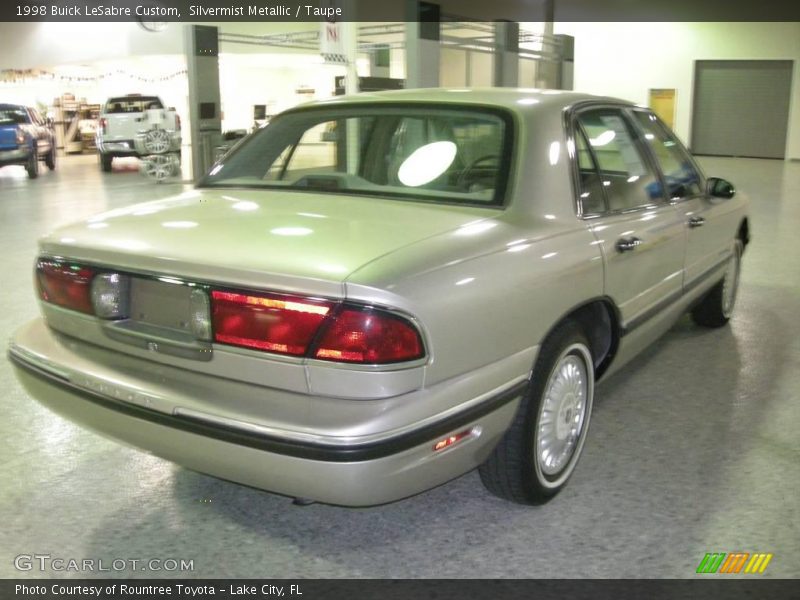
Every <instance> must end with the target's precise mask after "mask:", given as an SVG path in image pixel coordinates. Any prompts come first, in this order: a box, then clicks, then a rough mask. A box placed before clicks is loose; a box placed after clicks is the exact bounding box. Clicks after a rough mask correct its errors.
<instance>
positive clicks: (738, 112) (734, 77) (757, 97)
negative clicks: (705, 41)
mask: <svg viewBox="0 0 800 600" xmlns="http://www.w3.org/2000/svg"><path fill="white" fill-rule="evenodd" d="M792 67H793V65H792V61H790V60H698V61H697V62H696V63H695V76H694V110H693V116H692V136H691V137H692V151H693V152H694V153H695V154H711V155H718V156H752V157H757V158H783V157H784V154H785V152H786V129H787V127H788V124H789V102H790V94H791V86H792Z"/></svg>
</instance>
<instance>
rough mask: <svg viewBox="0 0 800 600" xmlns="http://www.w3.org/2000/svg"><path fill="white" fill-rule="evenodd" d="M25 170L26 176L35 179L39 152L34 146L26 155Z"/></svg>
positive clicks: (37, 171)
mask: <svg viewBox="0 0 800 600" xmlns="http://www.w3.org/2000/svg"><path fill="white" fill-rule="evenodd" d="M25 170H26V171H27V172H28V177H29V178H31V179H36V178H37V177H38V176H39V153H38V152H36V148H34V149H33V150H31V153H30V155H29V156H28V162H27V164H26V165H25Z"/></svg>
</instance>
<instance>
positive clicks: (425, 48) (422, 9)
mask: <svg viewBox="0 0 800 600" xmlns="http://www.w3.org/2000/svg"><path fill="white" fill-rule="evenodd" d="M440 39H441V15H440V9H439V5H438V4H434V3H432V2H419V1H418V0H406V87H407V88H421V87H438V86H439V64H440V60H441V59H440V56H439V55H440V49H439V40H440Z"/></svg>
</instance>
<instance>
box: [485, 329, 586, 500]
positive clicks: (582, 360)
mask: <svg viewBox="0 0 800 600" xmlns="http://www.w3.org/2000/svg"><path fill="white" fill-rule="evenodd" d="M593 398H594V362H593V360H592V353H591V350H590V348H589V343H588V342H587V341H586V337H585V335H584V334H583V332H582V331H581V329H580V327H578V325H577V324H576V323H575V322H573V321H565V322H564V323H562V324H561V325H559V326H558V327H556V329H555V330H553V332H552V333H551V334H550V335H549V336H548V337H547V339H546V340H545V341H544V343H543V344H542V347H541V349H540V351H539V357H538V359H537V360H536V364H535V365H534V368H533V372H532V374H531V383H530V386H529V388H528V392H527V393H526V394H525V396H524V397H523V398H522V400H521V401H520V406H519V409H518V410H517V414H516V416H515V418H514V421H513V423H512V424H511V426H510V427H509V429H508V431H506V433H505V435H504V436H503V439H502V440H500V443H499V444H498V445H497V447H496V448H495V449H494V452H493V453H492V455H491V456H490V457H489V459H488V460H487V461H486V462H485V463H484V464H482V465H481V466H480V467H479V473H480V476H481V480H482V481H483V483H484V485H485V486H486V487H487V489H488V490H489V491H490V492H492V493H493V494H495V495H497V496H500V497H501V498H505V499H507V500H511V501H513V502H518V503H520V504H541V503H544V502H547V501H548V500H549V499H550V498H552V497H553V496H555V495H556V494H557V493H558V492H559V491H561V489H562V488H563V487H564V486H565V485H566V483H567V481H568V480H569V478H570V476H571V475H572V472H573V470H574V469H575V465H576V464H577V463H578V459H579V458H580V455H581V451H582V450H583V444H584V442H585V440H586V434H587V433H588V430H589V418H590V417H591V413H592V401H593Z"/></svg>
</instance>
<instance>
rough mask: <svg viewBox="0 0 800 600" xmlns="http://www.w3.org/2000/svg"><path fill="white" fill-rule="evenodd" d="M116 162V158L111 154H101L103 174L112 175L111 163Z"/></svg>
mask: <svg viewBox="0 0 800 600" xmlns="http://www.w3.org/2000/svg"><path fill="white" fill-rule="evenodd" d="M112 160H114V157H113V156H111V155H110V154H103V153H102V152H101V153H100V168H101V169H102V170H103V173H110V172H111V161H112Z"/></svg>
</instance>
